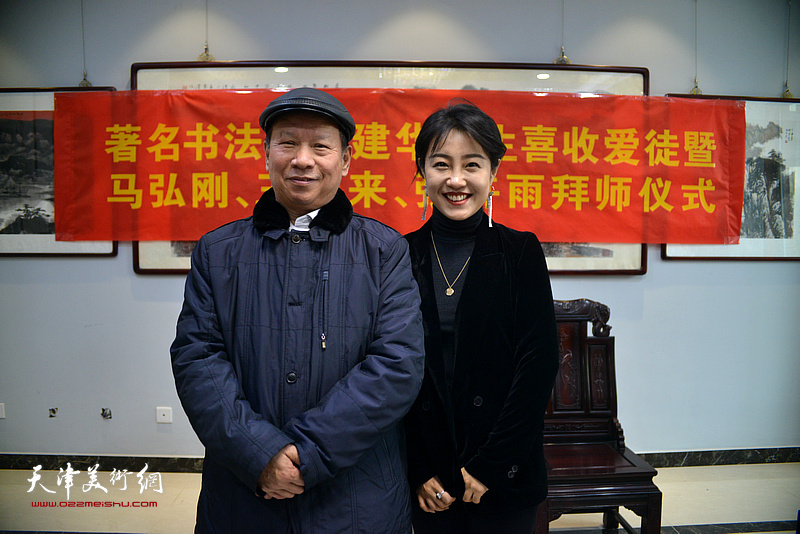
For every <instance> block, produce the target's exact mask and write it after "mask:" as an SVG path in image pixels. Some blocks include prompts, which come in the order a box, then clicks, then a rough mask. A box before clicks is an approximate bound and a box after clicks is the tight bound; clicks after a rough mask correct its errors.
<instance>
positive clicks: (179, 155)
mask: <svg viewBox="0 0 800 534" xmlns="http://www.w3.org/2000/svg"><path fill="white" fill-rule="evenodd" d="M329 91H330V92H331V93H332V94H334V95H335V96H336V97H337V98H338V99H339V100H341V101H342V102H343V103H344V104H345V106H347V108H348V109H350V110H351V113H352V114H353V117H354V118H355V120H356V124H357V132H356V136H355V138H354V139H353V142H352V145H353V148H354V155H353V163H352V165H351V168H350V173H349V175H348V176H347V177H345V178H344V179H343V180H342V184H341V188H342V189H343V190H344V192H345V193H346V194H347V195H348V197H349V198H350V200H351V201H352V203H353V207H354V209H355V211H356V212H357V213H361V214H363V215H367V216H370V217H373V218H375V219H378V220H381V221H383V222H385V223H387V224H389V225H391V226H393V227H394V228H396V229H397V230H399V231H400V232H403V233H405V232H408V231H411V230H413V229H416V228H417V227H419V225H420V224H421V220H420V216H421V212H422V182H421V181H419V180H417V181H415V180H414V170H415V167H414V148H413V147H414V141H415V139H416V135H417V132H418V131H419V127H420V125H421V123H422V122H423V121H424V120H425V118H426V117H427V116H428V115H429V114H430V113H431V112H433V111H434V110H436V109H438V108H440V107H442V106H443V105H446V104H447V102H448V101H450V100H451V99H453V98H456V97H463V98H466V99H468V100H469V101H471V102H473V103H474V104H476V105H477V106H479V107H480V108H481V109H483V110H484V111H486V112H487V113H488V114H489V115H491V116H492V117H493V118H494V119H495V121H496V122H497V123H498V125H499V126H500V129H501V132H502V135H503V139H504V142H505V143H506V145H507V147H508V151H507V153H506V155H505V157H504V158H503V161H502V163H501V165H500V169H499V172H498V174H497V180H496V183H495V185H494V187H495V191H496V193H495V196H494V197H493V198H492V201H493V213H494V218H495V219H496V220H497V221H499V222H501V223H504V224H507V225H509V226H511V227H514V228H518V229H523V230H531V231H533V232H535V233H536V234H537V235H538V236H539V238H540V239H541V240H542V241H569V242H607V243H735V242H738V239H739V229H740V224H741V212H742V197H743V192H744V147H745V118H744V104H743V103H741V102H737V101H731V100H690V99H683V98H676V99H671V98H663V97H635V96H596V95H588V96H587V95H565V94H538V93H522V92H500V91H453V90H395V89H378V90H370V89H330V90H329ZM278 94H279V93H278V92H273V91H270V90H255V91H241V90H230V91H228V90H225V91H220V90H208V91H128V92H99V91H98V92H94V91H92V92H85V93H56V97H55V98H56V99H55V132H54V133H55V140H54V141H55V148H56V151H55V205H56V209H55V223H56V239H59V240H66V241H71V240H120V241H130V240H134V241H135V240H196V239H198V238H199V237H200V236H201V235H202V234H203V233H205V232H207V231H209V230H211V229H213V228H216V227H217V226H220V225H222V224H225V223H227V222H229V221H232V220H235V219H239V218H244V217H248V216H249V215H250V214H251V213H252V210H253V206H254V205H255V202H256V201H257V200H258V198H259V197H260V196H261V193H262V191H264V190H266V189H267V188H268V187H269V185H270V184H269V175H268V174H267V171H266V169H265V166H264V154H263V147H262V142H263V137H264V136H263V132H262V131H261V130H260V128H259V126H258V116H259V114H260V113H261V110H262V109H263V108H264V107H265V106H266V104H267V103H268V102H270V101H271V100H272V99H273V98H275V97H277V96H278Z"/></svg>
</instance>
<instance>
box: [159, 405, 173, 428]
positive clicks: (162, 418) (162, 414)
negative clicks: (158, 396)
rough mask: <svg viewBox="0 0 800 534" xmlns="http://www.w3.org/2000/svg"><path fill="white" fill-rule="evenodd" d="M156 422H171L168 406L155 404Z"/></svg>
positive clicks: (170, 411) (170, 409)
mask: <svg viewBox="0 0 800 534" xmlns="http://www.w3.org/2000/svg"><path fill="white" fill-rule="evenodd" d="M156 423H161V424H170V423H172V408H170V407H169V406H156Z"/></svg>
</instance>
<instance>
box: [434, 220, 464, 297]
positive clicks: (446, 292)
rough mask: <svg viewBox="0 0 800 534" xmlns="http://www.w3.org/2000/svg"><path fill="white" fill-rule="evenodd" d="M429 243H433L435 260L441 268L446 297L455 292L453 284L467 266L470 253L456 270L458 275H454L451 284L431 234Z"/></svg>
mask: <svg viewBox="0 0 800 534" xmlns="http://www.w3.org/2000/svg"><path fill="white" fill-rule="evenodd" d="M431 243H433V251H434V252H435V253H436V261H437V262H438V263H439V269H441V271H442V276H443V277H444V283H445V284H447V289H445V290H444V294H445V295H447V296H448V297H452V296H453V293H455V290H454V289H453V286H454V285H455V284H456V282H458V279H459V278H461V274H462V273H463V272H464V269H466V268H467V264H468V263H469V260H470V259H472V254H470V255H469V258H467V261H466V262H465V263H464V266H463V267H462V268H461V270H460V271H459V272H458V276H456V279H455V280H453V283H452V284H451V283H450V281H449V280H447V275H446V274H444V267H442V260H440V259H439V251H438V250H436V241H434V239H433V234H431Z"/></svg>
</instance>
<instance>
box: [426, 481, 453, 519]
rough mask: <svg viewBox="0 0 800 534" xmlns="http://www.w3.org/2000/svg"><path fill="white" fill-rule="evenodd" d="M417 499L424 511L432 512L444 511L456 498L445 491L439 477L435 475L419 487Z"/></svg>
mask: <svg viewBox="0 0 800 534" xmlns="http://www.w3.org/2000/svg"><path fill="white" fill-rule="evenodd" d="M437 495H438V497H437ZM417 500H418V501H419V507H420V508H422V511H423V512H430V513H433V512H443V511H445V510H447V509H448V508H450V505H451V504H453V503H454V502H455V499H454V498H453V497H451V496H450V494H449V493H447V492H446V491H444V488H443V487H442V483H441V482H440V481H439V477H433V478H432V479H430V480H428V481H427V482H426V483H425V484H423V485H421V486H420V487H418V488H417Z"/></svg>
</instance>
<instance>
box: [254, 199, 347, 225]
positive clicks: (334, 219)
mask: <svg viewBox="0 0 800 534" xmlns="http://www.w3.org/2000/svg"><path fill="white" fill-rule="evenodd" d="M352 218H353V205H352V204H350V201H349V200H348V199H347V195H345V194H344V191H342V190H341V189H339V190H337V191H336V195H335V196H334V197H333V200H331V201H330V202H328V203H327V204H325V205H324V206H322V208H320V210H319V213H318V214H317V216H316V217H314V220H313V221H311V227H312V228H313V227H319V228H321V229H323V230H327V231H329V232H331V233H332V234H341V233H342V232H344V230H345V228H347V225H348V224H350V220H351V219H352ZM253 224H254V225H255V227H256V230H258V231H259V233H262V234H263V233H264V232H266V231H268V230H287V229H288V228H289V213H288V212H287V211H286V208H284V207H283V206H282V205H281V204H280V203H279V202H278V201H277V199H276V198H275V190H274V189H272V188H270V189H268V190H266V191H265V192H264V194H263V195H261V198H260V199H259V200H258V202H257V203H256V206H255V208H253Z"/></svg>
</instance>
